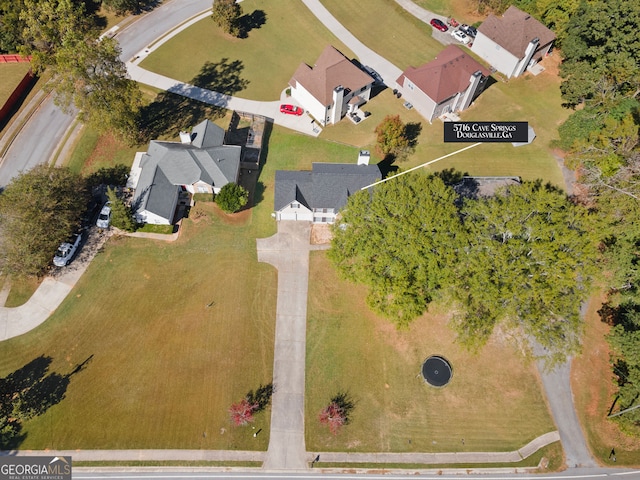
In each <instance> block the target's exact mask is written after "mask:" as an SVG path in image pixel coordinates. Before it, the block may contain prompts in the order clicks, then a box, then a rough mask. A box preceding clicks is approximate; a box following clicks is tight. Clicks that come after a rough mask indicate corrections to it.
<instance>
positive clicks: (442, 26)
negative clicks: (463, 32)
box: [429, 18, 449, 32]
mask: <svg viewBox="0 0 640 480" xmlns="http://www.w3.org/2000/svg"><path fill="white" fill-rule="evenodd" d="M429 23H430V24H431V26H432V27H433V28H436V29H438V30H440V31H441V32H446V31H447V30H449V27H447V26H446V25H445V24H444V22H443V21H442V20H439V19H437V18H432V19H431V22H429Z"/></svg>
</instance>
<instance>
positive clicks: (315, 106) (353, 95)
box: [289, 46, 375, 127]
mask: <svg viewBox="0 0 640 480" xmlns="http://www.w3.org/2000/svg"><path fill="white" fill-rule="evenodd" d="M374 83H375V80H374V79H373V77H371V75H369V74H368V73H366V72H365V71H364V70H362V69H361V68H360V67H358V66H356V65H355V64H354V63H353V62H352V61H351V60H349V59H348V58H347V57H345V56H344V55H343V54H342V53H340V52H339V51H338V50H336V49H335V48H334V47H332V46H327V47H326V48H325V49H324V51H323V52H322V54H320V57H319V58H318V60H317V61H316V63H315V65H314V66H313V67H311V66H309V65H307V64H306V63H302V64H300V66H299V67H298V69H297V70H296V71H295V73H294V74H293V77H291V80H289V86H290V87H291V96H292V97H293V98H294V99H295V100H296V101H297V102H298V103H300V105H302V106H303V107H304V108H305V110H307V112H309V114H310V115H311V116H312V117H313V118H315V119H316V120H317V121H318V122H319V123H320V124H321V125H322V126H323V127H324V126H326V125H331V124H334V123H338V122H339V121H340V120H341V119H342V118H343V117H344V116H345V115H347V114H349V113H353V112H355V111H356V110H357V109H358V108H359V107H360V106H361V105H363V104H364V103H366V102H368V101H369V98H371V87H373V84H374Z"/></svg>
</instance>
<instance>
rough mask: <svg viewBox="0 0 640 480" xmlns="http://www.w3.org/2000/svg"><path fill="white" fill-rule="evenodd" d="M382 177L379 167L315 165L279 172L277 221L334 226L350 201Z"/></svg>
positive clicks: (275, 207)
mask: <svg viewBox="0 0 640 480" xmlns="http://www.w3.org/2000/svg"><path fill="white" fill-rule="evenodd" d="M381 178H382V174H381V173H380V168H378V166H377V165H355V164H344V163H314V164H313V165H312V170H311V171H288V170H277V171H276V186H275V194H274V210H275V215H276V220H298V221H307V222H313V223H334V221H335V219H336V215H337V214H338V212H339V211H340V209H341V208H343V207H344V206H345V205H346V204H347V199H348V198H349V197H350V196H351V195H353V194H354V193H356V192H358V191H359V190H361V189H362V188H364V187H367V186H369V185H371V184H372V183H375V182H377V181H378V180H380V179H381Z"/></svg>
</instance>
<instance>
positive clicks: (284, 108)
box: [280, 105, 304, 116]
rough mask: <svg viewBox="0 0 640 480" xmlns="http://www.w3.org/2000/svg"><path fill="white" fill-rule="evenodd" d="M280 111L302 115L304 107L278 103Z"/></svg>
mask: <svg viewBox="0 0 640 480" xmlns="http://www.w3.org/2000/svg"><path fill="white" fill-rule="evenodd" d="M280 111H281V112H282V113H286V114H287V115H298V116H300V115H302V114H303V113H304V109H303V108H300V107H296V106H295V105H280Z"/></svg>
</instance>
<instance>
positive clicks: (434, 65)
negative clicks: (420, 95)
mask: <svg viewBox="0 0 640 480" xmlns="http://www.w3.org/2000/svg"><path fill="white" fill-rule="evenodd" d="M477 71H480V72H481V73H482V75H484V76H485V77H488V76H489V75H491V72H490V71H489V70H488V69H486V68H485V67H483V66H482V65H481V64H480V63H478V62H477V61H476V60H474V59H473V58H472V57H471V56H469V55H467V54H466V53H465V52H464V51H463V50H462V49H460V48H459V47H457V46H455V45H449V46H448V47H447V48H445V49H444V50H442V51H441V52H440V53H439V54H438V56H437V57H436V58H435V59H433V60H432V61H431V62H429V63H425V64H424V65H422V66H421V67H417V68H416V67H409V68H407V69H406V70H405V71H404V72H402V75H400V77H399V78H398V80H397V82H398V84H399V85H402V86H404V79H405V78H407V79H409V80H410V81H411V82H412V83H413V84H414V85H416V86H417V87H418V88H419V89H420V90H422V91H423V92H424V93H425V94H427V95H428V96H429V98H431V99H432V100H433V101H435V102H436V103H440V102H442V101H444V100H446V99H447V98H451V97H452V96H454V95H456V94H457V93H459V92H464V91H465V90H466V89H467V88H468V87H469V78H470V77H471V75H473V74H474V73H476V72H477Z"/></svg>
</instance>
